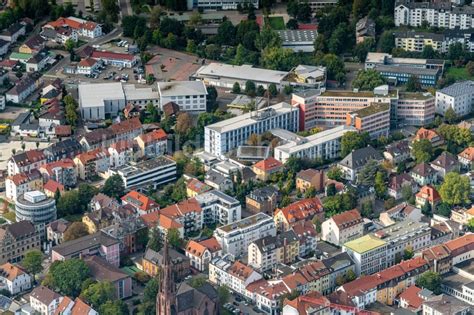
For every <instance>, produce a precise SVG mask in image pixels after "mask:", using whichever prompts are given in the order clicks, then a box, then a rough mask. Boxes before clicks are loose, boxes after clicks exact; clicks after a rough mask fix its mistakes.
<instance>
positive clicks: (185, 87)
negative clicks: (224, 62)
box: [158, 81, 207, 112]
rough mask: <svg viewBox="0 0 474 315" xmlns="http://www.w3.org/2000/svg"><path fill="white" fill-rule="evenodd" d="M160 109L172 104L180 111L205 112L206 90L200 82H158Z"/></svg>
mask: <svg viewBox="0 0 474 315" xmlns="http://www.w3.org/2000/svg"><path fill="white" fill-rule="evenodd" d="M158 94H159V96H160V107H161V108H163V105H165V104H167V103H169V102H173V103H176V104H177V105H178V106H179V110H180V111H186V112H205V111H206V102H207V89H206V86H205V85H204V82H202V81H173V82H158Z"/></svg>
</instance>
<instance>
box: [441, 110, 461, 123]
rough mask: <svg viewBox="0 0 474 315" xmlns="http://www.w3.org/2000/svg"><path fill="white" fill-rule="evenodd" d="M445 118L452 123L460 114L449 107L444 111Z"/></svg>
mask: <svg viewBox="0 0 474 315" xmlns="http://www.w3.org/2000/svg"><path fill="white" fill-rule="evenodd" d="M444 119H445V120H446V122H447V123H448V124H452V123H454V122H455V121H456V120H457V119H458V116H457V115H456V112H455V111H454V109H453V108H452V107H450V108H448V109H447V110H446V111H445V112H444Z"/></svg>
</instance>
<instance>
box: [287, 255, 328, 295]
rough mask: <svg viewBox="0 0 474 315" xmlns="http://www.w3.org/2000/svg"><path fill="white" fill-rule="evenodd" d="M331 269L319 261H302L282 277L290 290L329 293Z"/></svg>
mask: <svg viewBox="0 0 474 315" xmlns="http://www.w3.org/2000/svg"><path fill="white" fill-rule="evenodd" d="M330 274H331V270H330V269H328V268H327V267H326V266H325V265H324V263H323V262H321V261H312V262H310V263H304V264H303V265H301V266H299V268H298V269H297V270H296V271H294V272H293V273H292V274H289V275H287V276H285V277H283V278H282V281H283V283H284V284H285V285H286V287H287V288H288V290H289V291H290V292H295V291H297V292H300V293H301V294H306V293H308V292H311V291H318V292H321V293H323V294H327V293H329V286H330Z"/></svg>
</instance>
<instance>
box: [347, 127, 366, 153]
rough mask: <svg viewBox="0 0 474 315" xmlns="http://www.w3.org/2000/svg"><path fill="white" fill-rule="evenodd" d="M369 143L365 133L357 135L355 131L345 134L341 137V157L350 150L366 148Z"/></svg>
mask: <svg viewBox="0 0 474 315" xmlns="http://www.w3.org/2000/svg"><path fill="white" fill-rule="evenodd" d="M369 141H370V136H369V135H368V133H367V132H364V133H358V132H356V131H349V132H346V133H345V134H344V135H342V137H341V156H342V157H345V156H347V155H348V154H349V153H351V152H352V150H357V149H360V148H363V147H365V146H367V144H368V143H369Z"/></svg>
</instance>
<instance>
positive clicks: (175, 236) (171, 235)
mask: <svg viewBox="0 0 474 315" xmlns="http://www.w3.org/2000/svg"><path fill="white" fill-rule="evenodd" d="M166 237H167V238H168V243H169V244H170V245H171V246H172V247H174V248H181V246H182V245H183V239H182V238H181V235H180V233H179V231H178V230H177V229H170V230H169V231H168V235H167V236H166Z"/></svg>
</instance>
